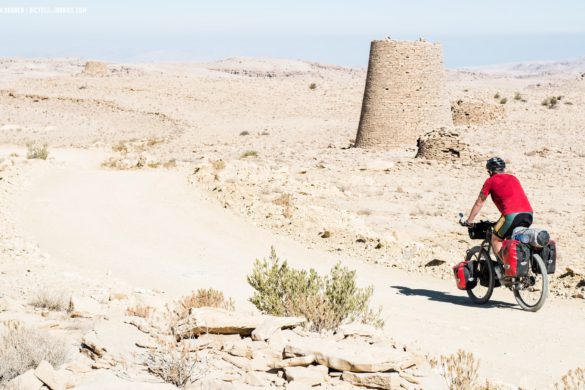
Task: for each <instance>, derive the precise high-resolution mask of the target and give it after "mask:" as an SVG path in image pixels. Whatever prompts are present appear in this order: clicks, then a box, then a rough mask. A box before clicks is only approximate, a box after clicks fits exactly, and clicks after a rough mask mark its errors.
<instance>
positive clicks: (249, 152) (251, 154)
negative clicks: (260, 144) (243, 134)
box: [241, 150, 258, 158]
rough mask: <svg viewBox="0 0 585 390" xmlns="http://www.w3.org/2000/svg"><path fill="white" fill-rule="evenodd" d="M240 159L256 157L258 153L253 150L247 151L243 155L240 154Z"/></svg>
mask: <svg viewBox="0 0 585 390" xmlns="http://www.w3.org/2000/svg"><path fill="white" fill-rule="evenodd" d="M241 157H242V158H246V157H258V152H257V151H255V150H247V151H245V152H244V153H242V156H241Z"/></svg>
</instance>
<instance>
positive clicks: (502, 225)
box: [491, 215, 509, 260]
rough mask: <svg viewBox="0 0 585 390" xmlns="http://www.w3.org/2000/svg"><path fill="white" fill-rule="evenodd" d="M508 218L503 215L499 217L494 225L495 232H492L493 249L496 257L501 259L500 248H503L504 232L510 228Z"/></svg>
mask: <svg viewBox="0 0 585 390" xmlns="http://www.w3.org/2000/svg"><path fill="white" fill-rule="evenodd" d="M507 225H509V224H508V223H507V218H506V217H504V216H503V215H502V216H501V217H500V219H498V222H496V224H495V225H494V234H492V240H491V244H492V250H493V252H494V255H495V256H496V259H500V260H501V258H500V250H501V249H502V240H503V238H504V235H503V234H504V233H506V231H507V230H508V226H507Z"/></svg>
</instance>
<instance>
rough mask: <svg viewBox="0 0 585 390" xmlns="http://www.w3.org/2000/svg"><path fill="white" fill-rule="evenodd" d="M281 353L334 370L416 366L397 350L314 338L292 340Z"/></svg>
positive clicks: (381, 369)
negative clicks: (303, 358)
mask: <svg viewBox="0 0 585 390" xmlns="http://www.w3.org/2000/svg"><path fill="white" fill-rule="evenodd" d="M344 341H346V340H344ZM283 353H284V356H289V357H292V356H310V355H313V356H315V361H316V362H317V363H319V364H322V365H324V366H327V367H329V368H331V369H334V370H337V371H351V372H384V371H390V370H394V371H400V370H403V369H405V368H408V367H412V366H415V365H416V361H415V360H414V358H413V357H412V355H410V354H409V353H407V352H405V351H404V350H401V349H394V348H388V347H383V346H374V345H370V344H368V343H364V342H335V341H333V340H327V339H322V338H314V337H308V338H299V339H297V340H294V341H293V343H291V344H289V345H287V346H286V347H285V349H284V352H283Z"/></svg>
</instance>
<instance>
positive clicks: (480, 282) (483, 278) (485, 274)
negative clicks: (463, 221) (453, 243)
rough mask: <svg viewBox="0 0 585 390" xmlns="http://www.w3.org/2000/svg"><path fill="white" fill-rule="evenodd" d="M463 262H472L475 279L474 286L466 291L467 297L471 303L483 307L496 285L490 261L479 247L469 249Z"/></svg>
mask: <svg viewBox="0 0 585 390" xmlns="http://www.w3.org/2000/svg"><path fill="white" fill-rule="evenodd" d="M465 260H467V261H471V262H473V275H474V277H475V278H476V279H477V283H476V284H475V286H474V287H473V288H468V289H467V290H466V291H467V295H468V296H469V299H471V301H472V302H473V303H475V304H477V305H483V304H485V303H487V302H488V301H489V300H490V298H491V297H492V294H493V292H494V287H495V284H496V281H495V274H494V267H493V265H492V261H491V259H490V257H489V256H488V254H487V253H486V252H485V250H484V249H483V248H482V247H480V246H475V247H473V248H471V249H470V250H469V251H468V252H467V256H465Z"/></svg>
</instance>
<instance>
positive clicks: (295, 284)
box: [248, 248, 384, 331]
mask: <svg viewBox="0 0 585 390" xmlns="http://www.w3.org/2000/svg"><path fill="white" fill-rule="evenodd" d="M248 283H249V284H250V286H252V288H253V289H254V294H253V296H252V297H251V298H250V302H252V303H253V304H254V305H255V306H256V307H257V308H258V309H259V310H260V311H261V312H263V313H266V314H271V315H276V316H303V317H305V318H306V319H307V320H308V321H309V323H310V325H311V328H312V329H313V330H316V331H321V330H335V329H336V328H337V327H339V325H341V324H343V323H345V322H351V321H360V322H363V323H367V324H372V325H375V326H378V327H381V326H383V325H384V322H383V321H382V319H381V318H380V311H377V312H375V311H373V310H372V309H371V308H370V305H369V303H370V299H371V297H372V294H373V292H374V289H373V287H372V286H369V287H367V288H358V287H357V285H356V275H355V271H351V270H349V269H347V268H346V267H342V266H341V264H339V263H338V264H336V265H335V266H334V267H333V268H332V269H331V271H330V273H329V275H326V276H320V275H319V274H317V272H316V271H315V270H314V269H312V268H311V269H310V270H309V271H306V270H298V269H294V268H290V267H289V266H288V263H287V262H286V260H285V261H282V262H281V261H280V259H279V258H278V256H277V254H276V250H275V249H274V248H271V252H270V257H269V258H268V259H263V260H262V261H261V260H258V259H257V260H256V262H255V264H254V268H253V270H252V273H251V274H250V275H248Z"/></svg>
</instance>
